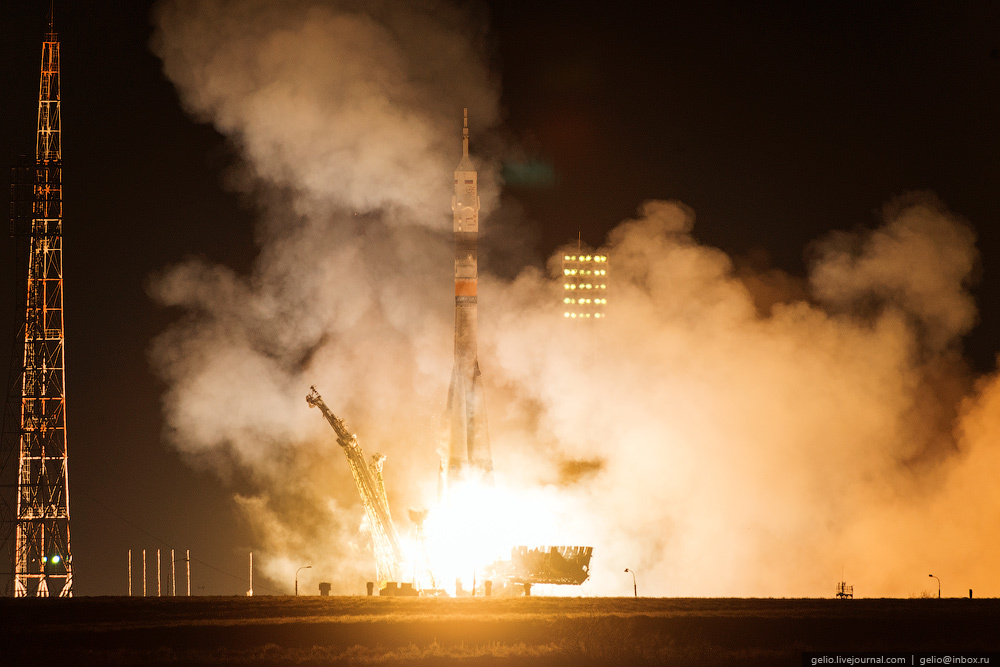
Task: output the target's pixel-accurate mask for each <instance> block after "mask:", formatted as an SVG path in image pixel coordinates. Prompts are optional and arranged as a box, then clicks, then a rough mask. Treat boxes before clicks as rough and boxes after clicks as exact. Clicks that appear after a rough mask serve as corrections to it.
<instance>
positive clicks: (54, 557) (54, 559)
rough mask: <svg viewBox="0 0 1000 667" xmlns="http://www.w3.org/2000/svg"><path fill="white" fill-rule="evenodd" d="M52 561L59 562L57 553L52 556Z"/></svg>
mask: <svg viewBox="0 0 1000 667" xmlns="http://www.w3.org/2000/svg"><path fill="white" fill-rule="evenodd" d="M52 562H53V563H58V562H59V554H56V555H55V556H53V557H52Z"/></svg>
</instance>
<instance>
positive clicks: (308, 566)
mask: <svg viewBox="0 0 1000 667" xmlns="http://www.w3.org/2000/svg"><path fill="white" fill-rule="evenodd" d="M311 567H312V565H303V566H302V567H300V568H299V569H297V570H295V596H296V597H298V595H299V572H301V571H302V570H308V569H309V568H311Z"/></svg>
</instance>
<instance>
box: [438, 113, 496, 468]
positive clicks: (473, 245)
mask: <svg viewBox="0 0 1000 667" xmlns="http://www.w3.org/2000/svg"><path fill="white" fill-rule="evenodd" d="M451 210H452V212H453V215H454V223H455V226H454V229H455V367H454V370H453V371H452V374H451V386H450V388H449V389H448V407H447V413H446V414H447V420H448V424H449V428H448V430H449V432H450V433H449V440H448V468H447V479H448V480H456V479H458V478H460V477H462V476H470V475H472V476H478V477H479V478H481V479H485V480H486V481H487V482H492V480H493V457H492V455H491V453H490V440H489V434H488V432H487V430H486V395H485V392H484V391H483V380H482V374H481V373H480V372H479V356H478V351H477V344H476V335H477V331H476V319H477V312H476V310H477V306H478V301H477V298H478V297H477V289H476V288H477V281H478V277H479V269H478V264H477V256H476V255H477V243H478V239H479V183H478V174H477V173H476V169H475V167H474V166H473V164H472V161H471V160H470V159H469V111H468V109H466V110H465V118H464V127H463V130H462V161H461V162H459V163H458V167H457V168H456V169H455V195H454V196H453V197H452V199H451Z"/></svg>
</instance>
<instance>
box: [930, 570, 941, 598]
mask: <svg viewBox="0 0 1000 667" xmlns="http://www.w3.org/2000/svg"><path fill="white" fill-rule="evenodd" d="M927 576H928V577H934V575H933V574H928V575H927ZM934 578H935V579H937V581H938V600H940V599H941V580H940V579H938V578H937V577H934Z"/></svg>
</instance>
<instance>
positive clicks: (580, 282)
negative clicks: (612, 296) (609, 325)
mask: <svg viewBox="0 0 1000 667" xmlns="http://www.w3.org/2000/svg"><path fill="white" fill-rule="evenodd" d="M562 267H563V275H562V278H563V317H565V318H566V319H569V320H599V319H603V318H605V317H607V313H606V310H607V306H608V256H607V255H600V254H594V253H588V252H585V251H583V250H581V249H579V248H578V249H577V251H576V252H573V251H569V252H566V253H564V254H563V262H562Z"/></svg>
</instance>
